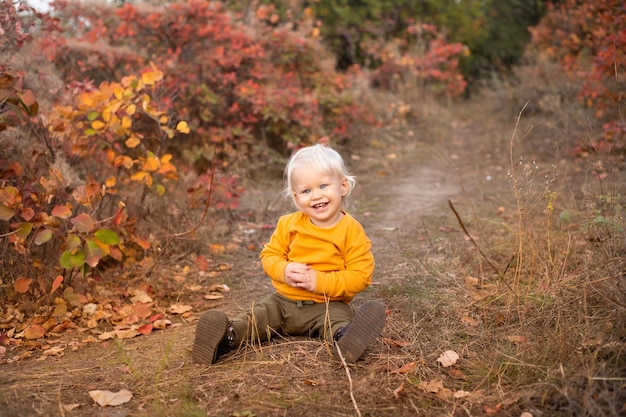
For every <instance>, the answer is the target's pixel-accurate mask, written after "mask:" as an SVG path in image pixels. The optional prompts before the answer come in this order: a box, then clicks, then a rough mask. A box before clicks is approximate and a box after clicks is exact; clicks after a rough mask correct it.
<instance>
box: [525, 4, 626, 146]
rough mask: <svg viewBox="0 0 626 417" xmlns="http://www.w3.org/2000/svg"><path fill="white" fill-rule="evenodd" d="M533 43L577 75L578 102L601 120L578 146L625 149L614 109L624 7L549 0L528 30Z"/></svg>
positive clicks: (619, 88)
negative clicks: (542, 14) (551, 0)
mask: <svg viewBox="0 0 626 417" xmlns="http://www.w3.org/2000/svg"><path fill="white" fill-rule="evenodd" d="M531 33H532V36H533V44H534V46H535V47H536V48H538V49H539V50H540V51H542V52H543V53H545V54H547V55H548V56H550V57H553V58H556V59H558V60H560V61H561V62H562V63H563V67H564V69H565V70H566V71H568V72H571V73H576V74H578V75H579V76H581V77H582V80H583V82H582V84H581V87H580V90H579V95H578V97H579V100H580V102H581V103H582V104H583V105H585V106H588V107H590V108H592V109H593V110H594V112H595V116H596V117H597V118H598V120H599V121H600V122H601V123H602V130H603V131H602V133H601V134H600V135H597V134H594V135H592V137H591V138H590V143H589V144H588V145H584V146H583V148H586V149H588V150H592V149H595V150H602V149H604V148H607V147H610V148H611V149H612V150H613V151H619V152H621V153H624V152H626V123H625V122H624V120H623V115H621V114H620V113H619V112H620V103H623V101H624V98H625V93H624V92H625V91H626V76H625V75H624V74H625V71H626V52H625V51H626V6H625V5H624V2H623V1H620V0H598V1H592V2H589V1H580V0H565V1H562V2H559V3H549V4H548V13H547V14H546V16H545V17H544V19H543V20H542V22H541V23H540V24H539V25H538V26H537V27H535V28H533V29H532V30H531Z"/></svg>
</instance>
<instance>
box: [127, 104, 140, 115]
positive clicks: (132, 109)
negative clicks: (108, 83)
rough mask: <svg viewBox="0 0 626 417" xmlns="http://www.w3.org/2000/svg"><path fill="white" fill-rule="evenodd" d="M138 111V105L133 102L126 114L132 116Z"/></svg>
mask: <svg viewBox="0 0 626 417" xmlns="http://www.w3.org/2000/svg"><path fill="white" fill-rule="evenodd" d="M136 111H137V106H135V105H134V104H131V105H130V106H128V107H126V114H127V115H129V116H132V115H133V114H135V112H136Z"/></svg>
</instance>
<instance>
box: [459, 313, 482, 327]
mask: <svg viewBox="0 0 626 417" xmlns="http://www.w3.org/2000/svg"><path fill="white" fill-rule="evenodd" d="M461 323H463V324H467V325H468V326H478V325H479V324H480V322H479V321H478V320H476V319H475V318H473V317H470V316H467V315H466V316H463V317H461Z"/></svg>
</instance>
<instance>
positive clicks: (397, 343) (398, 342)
mask: <svg viewBox="0 0 626 417" xmlns="http://www.w3.org/2000/svg"><path fill="white" fill-rule="evenodd" d="M383 341H384V342H385V343H387V344H388V345H389V346H397V347H406V346H411V345H413V343H411V342H408V341H404V340H396V339H391V338H389V337H385V338H383Z"/></svg>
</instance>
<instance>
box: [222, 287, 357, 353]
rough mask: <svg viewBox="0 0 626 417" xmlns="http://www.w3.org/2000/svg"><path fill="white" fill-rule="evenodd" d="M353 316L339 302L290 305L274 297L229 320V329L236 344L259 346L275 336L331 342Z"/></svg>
mask: <svg viewBox="0 0 626 417" xmlns="http://www.w3.org/2000/svg"><path fill="white" fill-rule="evenodd" d="M353 316H354V313H353V311H352V308H351V307H350V306H349V305H348V304H346V303H344V302H342V301H330V302H328V303H316V302H313V301H294V300H290V299H288V298H286V297H283V296H282V295H279V294H277V293H274V294H270V295H268V296H266V297H264V298H262V299H261V300H259V301H258V302H255V303H254V304H253V305H252V306H251V307H250V309H249V310H248V311H247V312H246V313H244V314H242V315H240V316H237V317H236V318H235V319H233V321H232V326H233V329H234V330H235V339H236V340H235V341H236V343H237V344H240V343H241V342H250V341H252V342H255V341H256V342H263V341H267V340H270V339H271V338H272V337H273V336H276V335H281V336H309V337H321V338H323V339H325V340H328V341H332V340H333V335H334V334H335V333H337V331H338V330H339V329H341V328H342V327H343V326H345V325H347V324H348V323H349V322H350V320H352V317H353Z"/></svg>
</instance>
